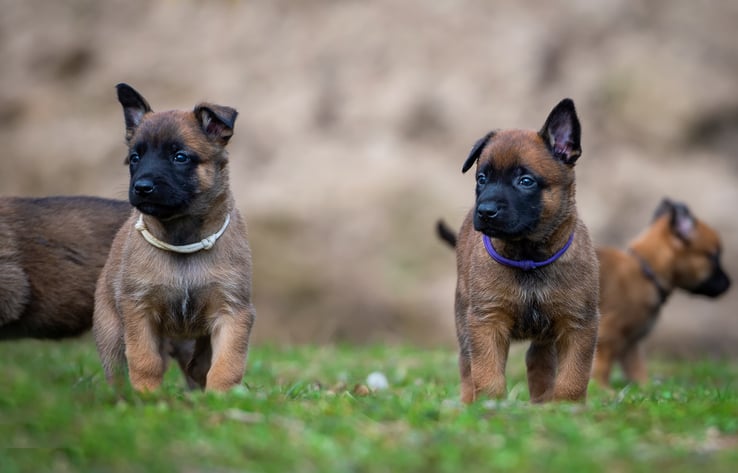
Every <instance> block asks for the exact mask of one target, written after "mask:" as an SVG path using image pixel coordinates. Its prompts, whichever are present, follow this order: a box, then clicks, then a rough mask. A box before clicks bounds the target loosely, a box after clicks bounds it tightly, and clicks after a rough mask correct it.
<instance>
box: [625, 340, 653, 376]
mask: <svg viewBox="0 0 738 473" xmlns="http://www.w3.org/2000/svg"><path fill="white" fill-rule="evenodd" d="M620 363H621V364H622V365H623V372H624V373H625V377H626V378H627V380H628V381H631V382H634V383H637V384H643V383H645V382H646V381H648V371H647V370H646V356H645V355H644V353H643V344H642V343H641V342H635V343H634V344H632V345H631V346H629V347H628V348H627V349H626V350H625V352H624V353H623V354H622V356H621V357H620Z"/></svg>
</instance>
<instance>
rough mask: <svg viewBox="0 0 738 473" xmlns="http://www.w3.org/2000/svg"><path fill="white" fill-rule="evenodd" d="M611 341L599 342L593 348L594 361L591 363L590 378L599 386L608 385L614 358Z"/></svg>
mask: <svg viewBox="0 0 738 473" xmlns="http://www.w3.org/2000/svg"><path fill="white" fill-rule="evenodd" d="M613 352H614V348H613V346H612V343H609V342H607V343H603V342H599V343H598V344H597V348H596V350H595V357H594V362H593V364H592V379H594V380H595V381H596V382H597V383H599V384H600V385H601V386H604V387H609V386H610V374H611V373H612V365H613V362H614V360H615V354H614V353H613Z"/></svg>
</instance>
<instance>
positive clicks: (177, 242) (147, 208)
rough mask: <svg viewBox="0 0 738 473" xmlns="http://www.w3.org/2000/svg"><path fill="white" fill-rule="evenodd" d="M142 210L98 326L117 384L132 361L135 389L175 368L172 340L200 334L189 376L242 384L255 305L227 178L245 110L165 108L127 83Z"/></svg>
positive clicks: (107, 281) (123, 232) (133, 167)
mask: <svg viewBox="0 0 738 473" xmlns="http://www.w3.org/2000/svg"><path fill="white" fill-rule="evenodd" d="M117 89H118V100H119V101H120V103H121V105H122V106H123V112H124V117H125V124H126V141H127V144H128V157H127V159H126V163H127V164H128V165H129V168H130V174H131V180H130V188H129V200H130V201H131V204H133V206H134V207H135V208H136V210H134V211H133V213H132V215H131V217H130V218H129V219H128V221H127V222H125V223H124V224H123V226H122V228H121V229H120V231H119V232H118V234H117V236H116V237H115V240H114V241H113V245H112V248H111V251H110V256H109V258H108V260H107V262H106V263H105V267H104V268H103V271H102V274H101V275H100V279H99V281H98V284H97V290H96V293H95V315H94V326H93V330H94V334H95V342H96V344H97V348H98V352H99V354H100V357H101V359H102V364H103V367H104V369H105V374H106V377H107V379H108V380H109V382H111V383H116V382H118V381H120V379H119V376H118V374H117V373H119V372H120V369H121V368H122V367H123V366H124V365H125V363H126V362H127V365H128V373H129V377H130V381H131V384H132V386H133V388H134V389H136V390H139V391H148V390H153V389H156V388H157V387H159V385H160V384H161V381H162V377H163V375H164V369H165V366H166V364H165V357H164V353H165V352H166V351H167V350H168V343H167V341H168V340H169V339H174V340H193V339H194V340H196V342H195V350H194V354H193V355H192V359H191V361H190V362H189V365H188V366H187V374H188V375H189V376H190V377H191V378H192V379H194V381H196V382H197V384H199V385H200V386H202V387H205V388H207V389H214V390H225V389H228V388H231V387H233V386H236V385H238V384H240V382H241V380H242V378H243V374H244V369H245V366H246V355H247V352H248V342H249V335H250V333H251V327H252V324H253V322H254V318H255V313H254V308H253V305H252V303H251V254H250V250H249V245H248V242H247V240H246V225H245V222H244V220H243V218H242V217H241V215H240V213H239V212H238V210H237V209H236V208H235V204H234V200H233V196H232V194H231V191H230V188H229V185H228V166H227V165H228V157H227V153H226V150H225V146H226V144H227V143H228V140H229V139H230V137H231V136H232V135H233V125H234V122H235V119H236V115H237V112H236V111H235V110H234V109H232V108H230V107H224V106H220V105H213V104H208V103H201V104H198V105H197V106H195V108H194V110H192V111H179V110H172V111H167V112H159V113H154V112H152V110H151V107H150V106H149V104H148V103H147V102H146V100H145V99H144V98H143V97H142V96H141V95H139V94H138V92H136V91H135V90H134V89H133V88H131V87H130V86H128V85H126V84H119V85H118V86H117Z"/></svg>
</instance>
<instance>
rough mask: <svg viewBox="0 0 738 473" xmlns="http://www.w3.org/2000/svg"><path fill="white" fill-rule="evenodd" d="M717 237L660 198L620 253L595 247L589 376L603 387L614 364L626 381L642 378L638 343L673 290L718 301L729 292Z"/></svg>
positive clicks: (644, 374)
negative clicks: (596, 321) (595, 319)
mask: <svg viewBox="0 0 738 473" xmlns="http://www.w3.org/2000/svg"><path fill="white" fill-rule="evenodd" d="M720 254H721V245H720V239H719V237H718V234H717V233H716V232H715V230H713V229H712V228H710V227H709V226H707V225H706V224H705V223H703V222H702V221H700V220H698V219H697V218H696V217H695V216H694V215H692V213H691V212H690V211H689V209H688V208H687V206H686V205H684V204H682V203H679V202H673V201H671V200H669V199H664V200H663V201H662V202H661V204H660V205H659V207H658V209H657V210H656V213H655V214H654V217H653V221H652V223H651V225H650V226H649V227H648V228H646V230H645V231H644V232H643V233H642V234H641V235H639V236H638V237H636V238H635V239H634V240H633V241H632V242H631V243H630V245H628V249H627V250H626V251H622V250H619V249H616V248H609V247H605V248H599V249H598V250H597V256H598V257H599V260H600V311H601V313H602V320H601V321H600V329H599V342H598V344H597V351H596V354H595V362H594V368H593V374H592V375H593V377H594V379H595V380H596V381H598V382H599V383H601V384H603V385H609V382H610V372H611V370H612V366H613V364H614V363H616V362H617V363H620V364H621V366H622V368H623V372H624V374H625V377H626V379H627V380H628V381H632V382H637V383H642V382H645V381H646V380H647V378H648V376H647V372H646V363H645V358H644V353H643V342H644V339H645V338H646V337H647V336H648V334H649V333H650V332H651V329H652V328H653V326H654V324H655V323H656V320H657V318H658V315H659V312H660V310H661V306H662V305H663V304H664V302H666V300H667V298H668V297H669V295H670V294H671V292H672V291H673V290H674V288H681V289H684V290H686V291H688V292H690V293H692V294H700V295H704V296H707V297H718V296H719V295H721V294H723V293H724V292H725V291H727V290H728V288H729V287H730V278H729V277H728V275H727V274H726V273H725V271H724V270H723V268H722V267H721V264H720Z"/></svg>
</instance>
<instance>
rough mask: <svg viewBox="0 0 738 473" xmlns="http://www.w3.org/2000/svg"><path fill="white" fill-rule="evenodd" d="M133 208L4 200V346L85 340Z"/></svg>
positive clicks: (0, 241) (82, 201)
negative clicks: (115, 244) (103, 273)
mask: <svg viewBox="0 0 738 473" xmlns="http://www.w3.org/2000/svg"><path fill="white" fill-rule="evenodd" d="M130 212H131V206H130V204H129V203H128V202H125V201H119V200H110V199H102V198H96V197H85V196H73V197H46V198H20V197H4V198H0V340H3V339H15V338H23V337H35V338H63V337H69V336H75V335H79V334H81V333H82V332H84V331H86V330H88V329H89V328H90V326H91V324H92V309H93V294H94V291H95V282H96V280H97V277H98V275H99V273H100V270H101V269H102V267H103V265H104V264H105V259H106V258H107V256H108V252H109V250H110V245H111V243H112V241H113V237H114V236H115V233H116V231H117V230H118V228H119V227H120V225H121V224H122V223H123V221H124V220H125V219H126V218H127V217H128V216H129V215H130Z"/></svg>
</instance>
